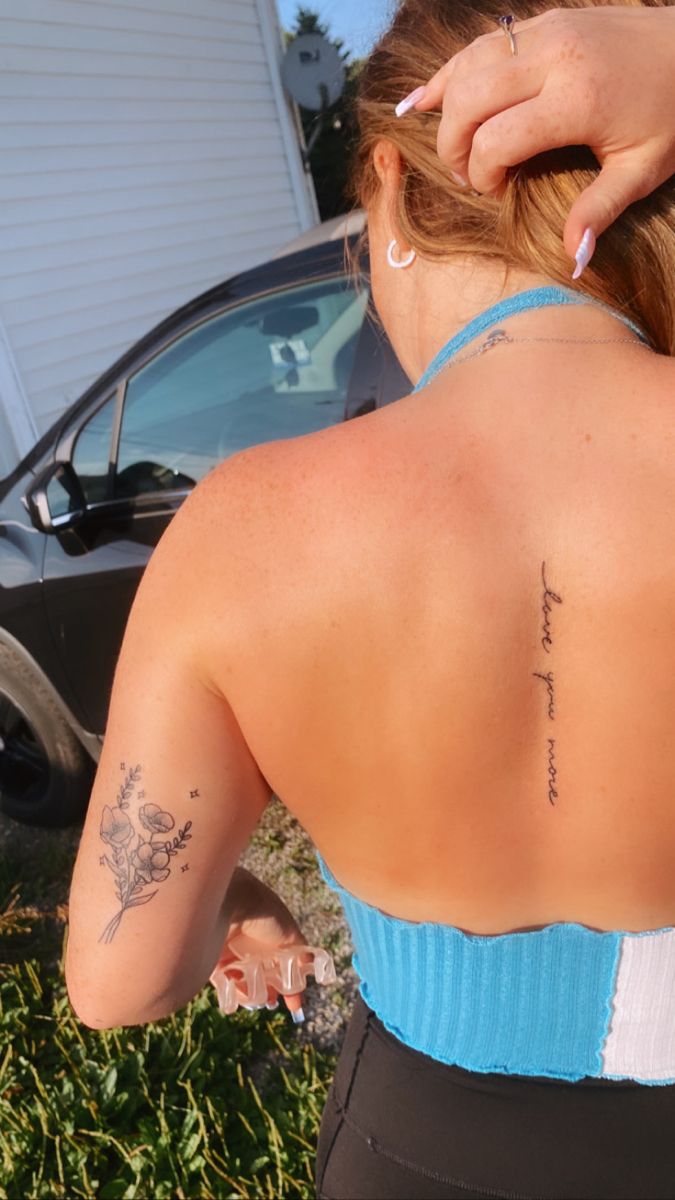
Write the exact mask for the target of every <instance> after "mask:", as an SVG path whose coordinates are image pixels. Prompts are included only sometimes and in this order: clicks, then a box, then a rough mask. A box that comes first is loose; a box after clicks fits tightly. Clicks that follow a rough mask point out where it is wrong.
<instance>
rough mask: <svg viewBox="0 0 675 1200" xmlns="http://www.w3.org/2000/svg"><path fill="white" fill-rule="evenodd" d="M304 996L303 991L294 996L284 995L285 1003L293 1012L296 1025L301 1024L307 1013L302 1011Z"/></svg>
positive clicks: (291, 1012)
mask: <svg viewBox="0 0 675 1200" xmlns="http://www.w3.org/2000/svg"><path fill="white" fill-rule="evenodd" d="M302 998H303V993H302V992H297V993H296V994H295V995H294V996H284V1004H285V1005H286V1008H287V1009H288V1011H289V1013H290V1014H291V1016H292V1018H293V1023H294V1024H295V1025H301V1024H302V1022H303V1021H304V1019H305V1014H304V1012H303V1011H302Z"/></svg>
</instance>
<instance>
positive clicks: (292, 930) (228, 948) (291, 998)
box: [216, 867, 312, 1019]
mask: <svg viewBox="0 0 675 1200" xmlns="http://www.w3.org/2000/svg"><path fill="white" fill-rule="evenodd" d="M225 912H226V916H227V919H228V931H227V935H226V937H225V941H224V943H223V948H222V951H221V955H220V958H219V960H218V964H217V966H216V971H218V970H219V969H223V968H224V969H225V970H226V974H229V977H230V978H232V979H233V980H234V981H235V983H236V984H243V980H242V978H241V973H240V972H239V971H238V970H237V969H236V968H235V970H234V971H231V972H227V968H228V967H229V966H230V965H231V964H232V963H235V962H236V961H237V960H239V959H241V958H242V957H245V956H246V955H249V954H250V955H256V956H258V957H260V958H261V959H265V958H266V959H269V958H271V957H272V956H273V955H275V954H277V953H278V951H280V950H289V949H292V948H293V947H297V948H298V953H297V962H298V964H299V965H303V964H305V963H309V962H311V961H312V956H311V955H308V954H306V953H304V954H303V953H302V952H301V950H300V949H299V948H300V947H304V946H306V940H305V938H304V937H303V934H302V930H301V929H300V927H299V925H298V924H297V922H296V921H295V919H294V917H293V916H292V914H291V913H290V912H289V910H288V909H287V907H286V905H285V904H284V902H283V900H282V899H281V898H280V897H279V896H277V894H276V892H274V891H273V890H272V888H269V887H267V885H266V884H264V883H261V881H260V880H259V879H256V877H255V875H252V874H251V872H250V871H246V870H245V869H244V868H243V867H237V870H236V871H235V873H234V876H233V878H232V882H231V884H230V887H229V888H228V891H227V895H226V897H225ZM235 996H236V999H237V1001H238V1003H239V1004H242V1005H248V1006H249V1007H250V997H249V995H248V993H247V991H246V989H245V986H237V987H236V989H235ZM278 997H279V992H278V991H277V989H276V988H275V987H274V986H272V985H269V986H268V989H267V1004H268V1006H269V1007H276V1004H277V1003H278ZM283 998H284V1002H285V1004H286V1006H287V1008H288V1009H289V1011H290V1012H291V1013H292V1014H298V1013H300V1014H302V991H298V992H296V993H294V994H292V995H284V997H283ZM300 1019H302V1017H301V1016H300Z"/></svg>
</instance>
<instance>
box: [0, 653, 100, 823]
mask: <svg viewBox="0 0 675 1200" xmlns="http://www.w3.org/2000/svg"><path fill="white" fill-rule="evenodd" d="M94 773H95V766H94V763H93V761H92V759H91V757H90V755H89V754H87V752H86V750H85V749H84V747H83V746H82V744H81V743H80V742H79V741H78V739H77V737H76V736H75V734H74V733H73V731H72V729H71V728H70V726H69V724H68V722H67V721H66V720H65V718H64V717H63V715H62V713H61V712H60V710H59V708H58V707H57V705H56V704H55V703H54V700H53V698H52V696H51V695H50V693H49V691H48V690H47V688H46V687H45V686H44V683H43V682H42V680H41V679H40V678H39V676H37V675H36V673H35V672H34V671H32V670H31V668H30V667H29V666H28V665H27V664H26V663H25V662H24V661H23V660H22V659H21V658H19V656H18V655H17V654H16V653H15V652H14V651H13V650H11V649H10V648H9V647H8V646H2V645H0V811H2V812H3V813H5V814H6V815H7V816H8V817H12V818H13V819H14V820H15V821H23V822H24V823H25V824H27V825H50V826H62V825H71V824H74V823H75V822H76V821H80V820H82V818H83V816H84V813H85V812H86V808H87V802H88V800H89V796H90V793H91V785H92V782H93V777H94Z"/></svg>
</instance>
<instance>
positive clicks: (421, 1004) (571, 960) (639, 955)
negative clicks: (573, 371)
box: [318, 287, 675, 1084]
mask: <svg viewBox="0 0 675 1200" xmlns="http://www.w3.org/2000/svg"><path fill="white" fill-rule="evenodd" d="M586 303H593V304H596V303H597V302H596V301H589V300H588V298H587V297H585V296H583V295H581V294H580V293H578V292H574V291H573V290H572V289H565V288H557V287H549V288H535V289H532V290H531V291H527V292H521V293H519V294H518V295H516V296H513V297H511V298H510V299H509V300H506V301H502V302H500V303H499V304H496V305H494V306H493V307H492V308H490V309H488V310H487V311H486V312H484V313H481V314H479V316H478V317H476V318H475V320H474V321H472V322H471V323H470V324H469V325H468V326H467V327H466V328H465V329H464V330H462V331H461V332H460V333H458V334H457V336H456V337H454V338H453V339H452V340H451V341H450V342H449V343H448V345H447V346H445V347H444V348H443V350H441V352H440V353H439V354H438V355H437V356H436V358H435V359H434V361H433V362H432V363H431V365H430V366H429V368H428V370H427V371H426V372H425V374H424V376H423V377H422V379H421V380H420V383H419V384H418V387H417V389H416V390H417V391H419V390H421V388H422V387H424V386H426V384H427V383H429V382H430V381H431V379H433V378H434V377H435V376H436V375H437V374H438V372H439V371H441V370H442V369H443V367H444V366H445V365H446V363H447V362H448V361H449V360H450V358H452V356H453V355H454V354H456V353H457V352H458V351H459V350H461V349H462V348H463V347H464V346H465V345H466V344H467V343H468V342H470V341H471V340H472V339H473V338H475V337H476V336H477V335H478V334H480V333H483V332H485V331H486V330H487V329H488V328H490V326H492V325H495V324H497V322H498V321H500V320H503V319H504V318H505V317H507V316H512V315H514V314H515V313H517V312H523V311H525V310H526V309H527V308H539V307H542V306H544V305H548V304H586ZM600 307H602V308H604V309H605V310H606V311H609V312H611V313H612V314H613V315H614V316H616V317H618V318H619V320H621V321H623V322H624V323H625V324H626V325H628V326H629V327H630V328H631V329H632V330H633V331H634V332H635V333H636V334H637V335H638V337H639V338H640V339H641V340H642V341H644V342H648V339H647V338H646V337H645V335H644V334H643V333H642V331H641V330H640V329H638V327H637V326H636V325H635V324H634V323H633V322H632V321H630V320H629V319H628V318H627V317H625V316H624V315H623V314H622V313H618V312H616V311H615V310H614V309H610V308H608V306H607V305H600ZM318 860H319V866H320V868H321V872H322V874H323V877H324V879H325V881H326V883H327V884H328V885H329V887H331V888H332V889H333V890H334V891H336V892H337V894H338V895H339V897H340V899H341V901H342V905H343V908H344V911H345V916H346V918H347V922H348V924H349V927H350V929H351V934H352V940H353V943H354V949H355V953H354V958H353V964H354V968H355V970H356V972H357V974H358V976H359V977H360V991H361V994H362V996H363V998H364V1000H365V1002H366V1004H368V1005H369V1007H370V1008H371V1009H373V1010H374V1012H375V1013H376V1014H377V1016H378V1017H379V1018H380V1020H381V1021H382V1022H383V1024H384V1025H385V1026H386V1027H387V1029H389V1031H390V1032H391V1033H393V1034H394V1035H395V1036H396V1037H398V1038H399V1039H400V1040H401V1041H402V1042H405V1044H406V1045H408V1046H411V1047H413V1048H414V1049H415V1050H420V1051H422V1053H424V1054H427V1055H429V1056H430V1057H432V1058H435V1059H437V1060H438V1061H440V1062H445V1063H455V1064H457V1065H459V1066H461V1067H464V1068H466V1069H468V1070H472V1071H482V1072H488V1071H489V1072H492V1071H496V1072H505V1073H507V1074H517V1075H537V1076H550V1077H552V1078H557V1079H567V1080H578V1079H582V1078H584V1077H585V1076H597V1077H603V1078H607V1079H633V1080H635V1081H636V1082H639V1083H644V1084H675V928H673V926H670V925H668V926H665V927H663V928H661V929H655V930H646V931H645V932H641V933H633V932H627V931H625V930H611V931H607V932H599V931H597V930H594V929H590V928H589V927H587V926H585V925H580V924H578V923H576V922H567V921H561V922H556V923H555V924H552V925H547V926H545V927H544V928H543V929H539V930H531V931H527V932H523V933H507V934H499V935H495V936H485V935H475V934H467V933H464V932H463V931H462V930H460V929H457V928H456V927H455V926H453V925H444V924H438V923H435V922H429V921H424V922H413V921H405V920H401V919H399V918H397V917H392V916H389V915H387V914H386V913H383V912H381V911H380V910H379V909H377V908H374V907H373V906H372V905H370V904H367V903H366V902H365V901H364V900H360V899H359V898H358V897H357V896H355V895H353V894H352V893H351V892H348V891H347V890H346V889H345V888H344V887H342V886H341V885H340V884H339V883H338V881H337V880H336V879H335V878H334V876H333V875H332V874H331V872H330V870H329V868H328V867H327V865H326V863H325V862H324V860H323V859H322V858H321V856H320V855H318Z"/></svg>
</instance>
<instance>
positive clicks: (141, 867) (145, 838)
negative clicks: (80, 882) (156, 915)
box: [98, 763, 192, 942]
mask: <svg viewBox="0 0 675 1200" xmlns="http://www.w3.org/2000/svg"><path fill="white" fill-rule="evenodd" d="M122 769H123V770H124V769H125V765H124V763H122ZM140 778H141V768H140V766H137V767H131V768H130V769H129V770H128V771H127V773H126V776H125V780H124V783H123V784H122V785H121V786H120V790H119V792H118V794H117V802H116V805H115V807H114V808H111V807H110V805H109V804H106V806H105V808H104V809H103V816H102V818H101V829H100V834H101V838H102V839H103V841H104V842H106V844H107V846H108V853H107V854H104V855H103V856H102V857H101V859H100V862H101V865H106V864H107V866H109V867H110V870H111V871H112V872H113V875H114V876H115V893H116V895H117V899H118V900H119V904H120V907H119V911H118V912H116V913H115V916H114V917H113V918H112V920H110V921H109V922H108V924H107V925H106V927H105V929H104V930H103V933H102V934H101V936H100V938H99V939H98V940H99V942H111V941H112V940H113V938H114V936H115V934H116V933H117V930H118V928H119V924H120V921H121V920H122V917H123V916H124V914H125V912H126V911H127V909H128V908H135V907H136V906H137V905H139V904H147V903H148V900H152V898H153V896H156V895H157V892H158V888H155V889H154V891H151V892H148V891H146V890H145V889H146V888H147V887H149V886H150V885H151V884H153V883H162V882H163V881H164V880H165V879H168V878H169V875H170V874H171V867H170V863H171V859H172V858H174V857H175V855H176V854H178V852H179V851H180V850H185V848H186V844H187V842H189V840H190V838H191V837H192V834H191V833H190V829H191V828H192V821H186V823H185V825H184V826H183V828H182V829H179V830H178V835H177V836H175V835H174V837H173V838H167V837H166V834H168V833H170V832H171V830H172V829H173V827H174V825H175V824H176V822H175V821H174V819H173V817H172V816H171V813H168V812H165V810H164V809H161V808H160V807H159V805H158V804H141V806H140V808H139V810H138V820H139V821H140V823H141V825H142V827H143V829H142V831H140V832H137V830H136V829H135V828H134V826H133V824H132V822H131V818H130V817H129V815H128V810H129V800H130V797H131V796H132V794H133V791H134V788H135V786H136V784H138V783H139V782H140ZM144 796H145V792H144V791H139V792H138V799H139V800H141V799H143V798H144Z"/></svg>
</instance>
